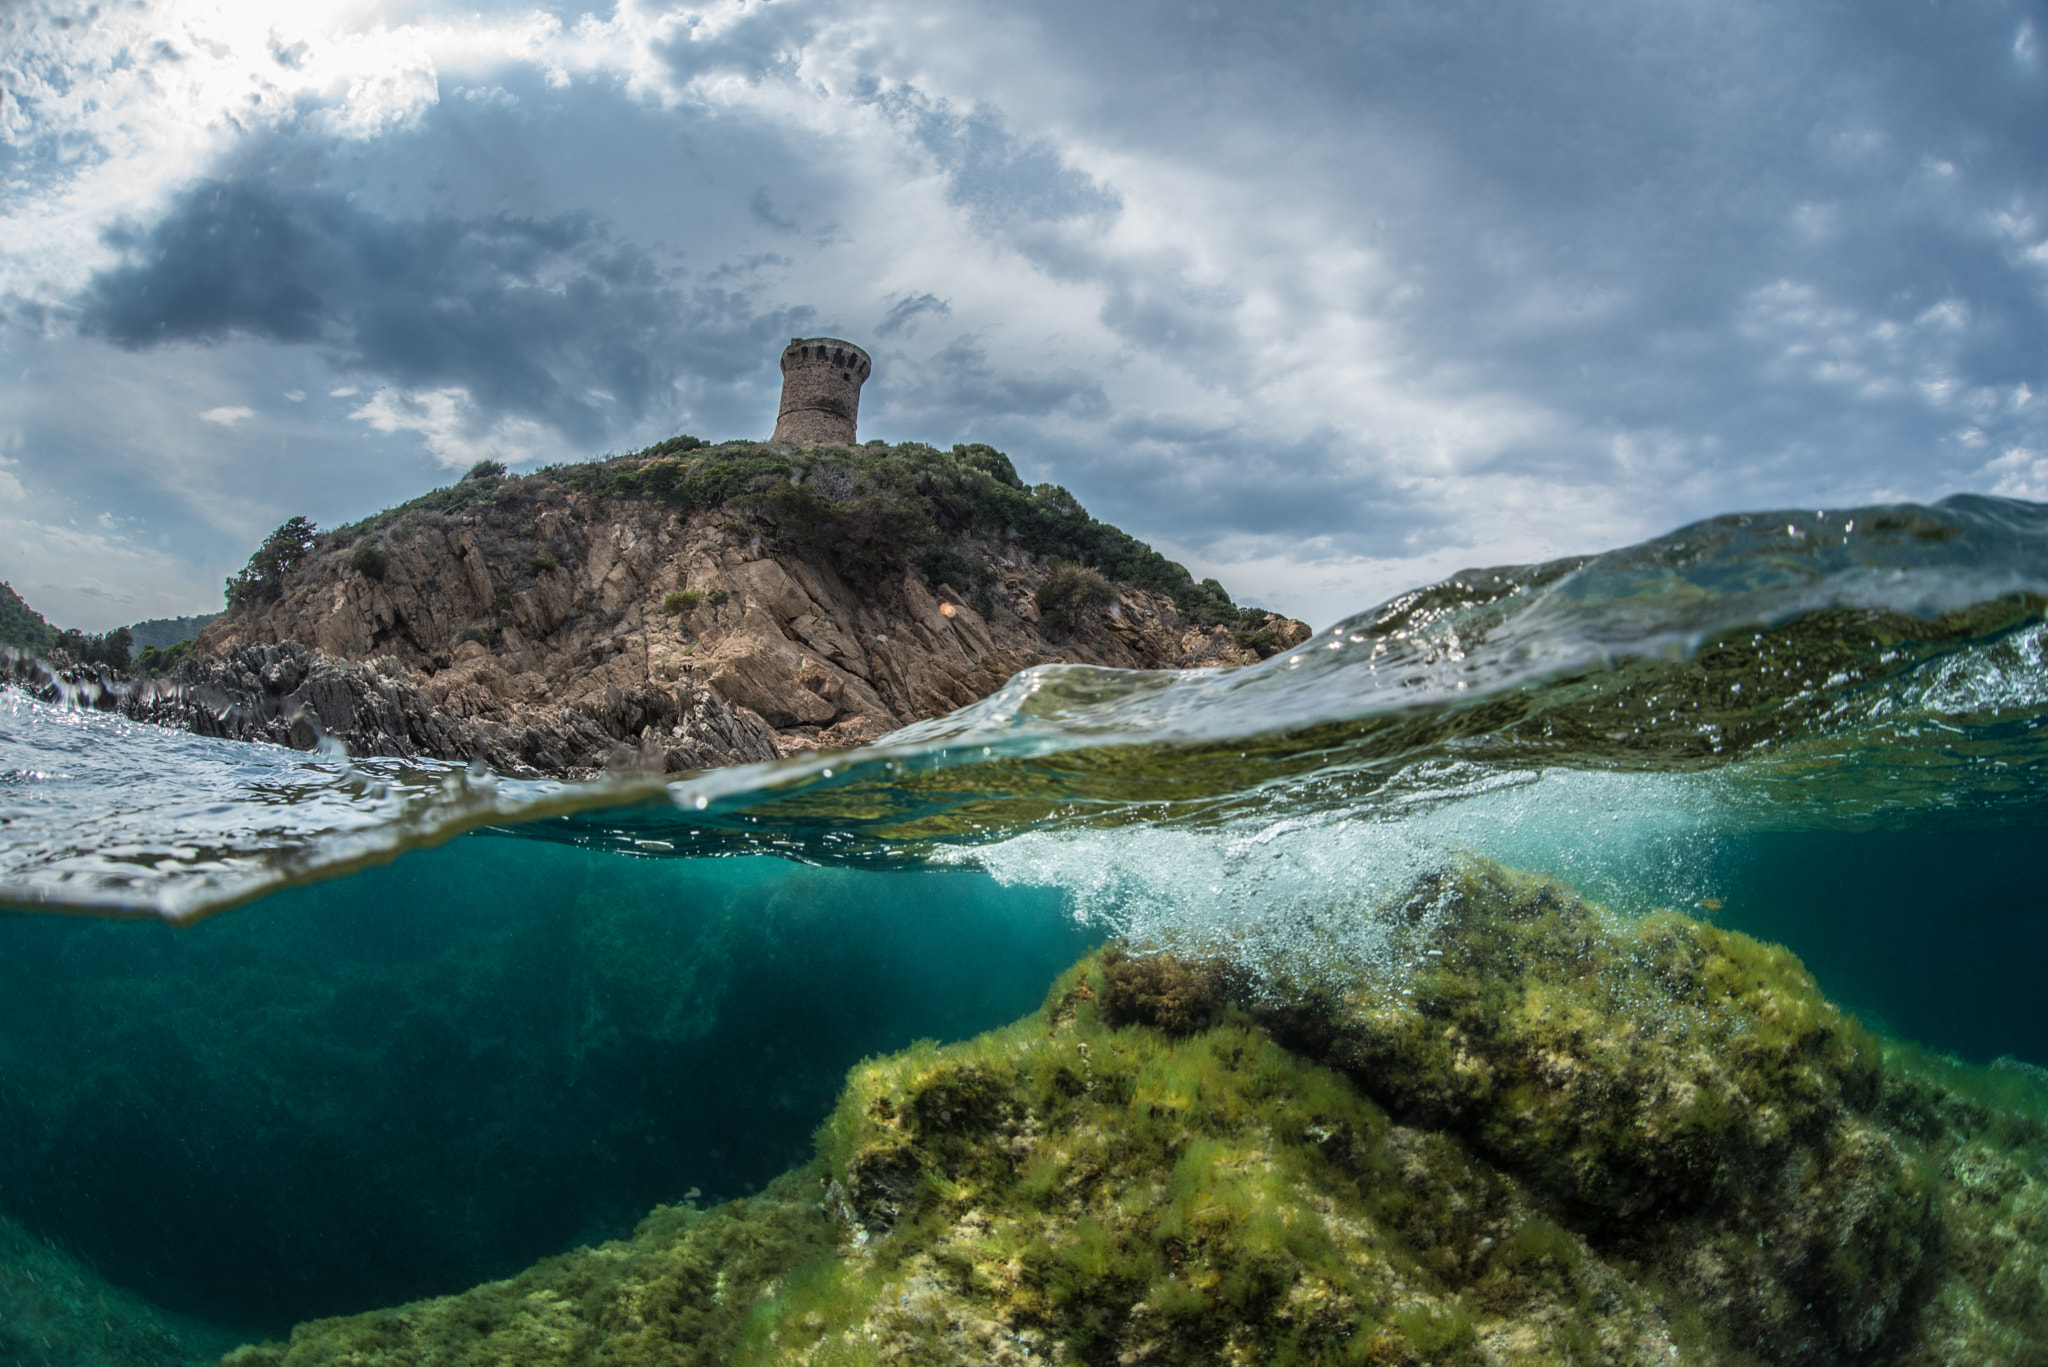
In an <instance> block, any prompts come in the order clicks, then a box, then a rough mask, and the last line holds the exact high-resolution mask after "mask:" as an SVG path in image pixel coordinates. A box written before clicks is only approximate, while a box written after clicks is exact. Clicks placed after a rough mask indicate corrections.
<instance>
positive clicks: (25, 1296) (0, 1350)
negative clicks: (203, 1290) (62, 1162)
mask: <svg viewBox="0 0 2048 1367" xmlns="http://www.w3.org/2000/svg"><path fill="white" fill-rule="evenodd" d="M233 1342H234V1337H233V1336H232V1335H230V1334H228V1333H226V1332H224V1331H222V1330H220V1329H216V1328H214V1327H213V1326H211V1325H206V1324H201V1323H199V1322H198V1321H196V1320H190V1319H186V1318H185V1317H183V1316H180V1315H173V1314H171V1313H169V1312H167V1311H165V1310H162V1309H160V1308H158V1307H157V1306H154V1305H151V1304H149V1303H148V1302H147V1301H144V1300H143V1299H142V1298H141V1297H139V1296H136V1295H134V1294H133V1293H132V1292H129V1291H124V1290H122V1289H121V1288H120V1287H117V1286H114V1285H112V1284H111V1283H109V1282H108V1281H106V1280H105V1279H104V1278H102V1277H101V1276H100V1275H99V1274H98V1273H97V1272H95V1271H94V1270H93V1269H92V1268H91V1267H89V1266H88V1265H86V1264H85V1263H83V1262H81V1261H80V1260H79V1259H77V1258H75V1257H73V1256H72V1255H70V1254H69V1253H66V1252H65V1251H64V1250H62V1249H60V1248H57V1247H56V1246H54V1245H52V1244H50V1243H47V1242H45V1241H44V1240H42V1239H40V1238H37V1237H36V1236H35V1235H34V1234H32V1233H30V1232H29V1231H28V1230H27V1229H24V1228H23V1227H22V1226H21V1225H19V1224H17V1223H15V1222H14V1221H13V1220H10V1219H8V1218H6V1217H5V1216H0V1363H5V1364H9V1367H12V1364H17V1363H19V1364H22V1367H110V1364H116V1363H118V1364H120V1367H197V1365H198V1364H200V1363H204V1362H211V1361H213V1360H214V1359H215V1358H217V1357H218V1356H219V1355H220V1352H221V1350H222V1349H223V1348H224V1347H226V1346H228V1345H229V1344H232V1343H233Z"/></svg>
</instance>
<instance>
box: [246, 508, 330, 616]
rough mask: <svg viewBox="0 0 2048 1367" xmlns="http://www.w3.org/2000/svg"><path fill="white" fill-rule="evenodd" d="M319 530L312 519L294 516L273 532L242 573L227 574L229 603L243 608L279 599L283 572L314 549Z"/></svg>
mask: <svg viewBox="0 0 2048 1367" xmlns="http://www.w3.org/2000/svg"><path fill="white" fill-rule="evenodd" d="M319 530H320V529H319V528H317V527H315V526H314V525H313V522H312V519H310V518H304V517H295V518H293V519H292V520H291V521H289V522H287V523H285V524H284V525H283V526H282V527H279V528H278V529H277V530H276V531H274V532H272V533H271V534H270V535H269V536H268V537H266V538H265V539H264V542H263V544H262V545H261V546H258V547H257V548H256V554H254V555H252V556H250V557H249V563H248V565H247V566H245V567H244V568H243V570H242V572H241V573H240V574H233V575H229V576H228V603H229V604H230V605H231V606H234V607H243V606H249V605H253V604H256V603H264V602H270V601H272V600H274V599H278V598H282V597H283V596H284V577H285V575H286V574H287V573H289V572H290V571H291V569H292V567H293V566H295V565H297V564H299V562H300V561H302V560H304V559H305V558H306V552H308V551H310V550H312V549H313V538H314V536H315V535H316V534H317V533H318V532H319Z"/></svg>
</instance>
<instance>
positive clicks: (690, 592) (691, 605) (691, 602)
mask: <svg viewBox="0 0 2048 1367" xmlns="http://www.w3.org/2000/svg"><path fill="white" fill-rule="evenodd" d="M703 601H704V590H702V589H677V590H676V591H675V592H674V593H671V594H669V595H668V596H667V597H666V598H663V599H662V600H661V610H662V611H663V612H665V613H667V614H668V615H669V616H671V617H676V616H680V615H681V614H683V613H686V612H691V611H694V610H695V609H696V606H697V604H699V603H701V602H703Z"/></svg>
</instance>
